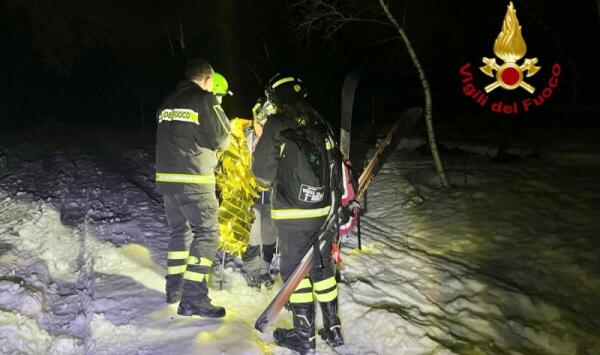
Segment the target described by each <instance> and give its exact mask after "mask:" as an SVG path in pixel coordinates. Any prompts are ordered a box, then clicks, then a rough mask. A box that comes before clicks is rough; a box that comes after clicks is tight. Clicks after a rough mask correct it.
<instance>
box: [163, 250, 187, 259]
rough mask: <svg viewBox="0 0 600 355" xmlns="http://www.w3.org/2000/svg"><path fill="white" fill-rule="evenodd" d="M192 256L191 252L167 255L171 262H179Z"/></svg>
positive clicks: (169, 253)
mask: <svg viewBox="0 0 600 355" xmlns="http://www.w3.org/2000/svg"><path fill="white" fill-rule="evenodd" d="M189 254H190V252H189V251H170V252H168V253H167V259H171V260H179V259H185V258H187V257H188V255H189Z"/></svg>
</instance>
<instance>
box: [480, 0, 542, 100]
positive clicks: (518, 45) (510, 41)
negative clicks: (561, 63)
mask: <svg viewBox="0 0 600 355" xmlns="http://www.w3.org/2000/svg"><path fill="white" fill-rule="evenodd" d="M525 53H527V44H526V43H525V40H524V39H523V35H521V26H520V25H519V20H518V19H517V10H515V8H514V6H513V3H512V1H511V2H510V3H509V5H508V10H506V15H505V16H504V22H503V23H502V31H500V34H499V35H498V38H496V41H495V42H494V54H495V55H496V57H498V58H500V59H502V60H503V61H504V63H503V64H502V65H499V64H498V63H496V58H486V57H483V59H482V61H483V64H485V65H484V66H482V67H480V68H479V69H480V70H481V71H482V72H483V73H484V74H485V75H487V76H489V77H492V78H494V77H495V78H496V81H494V82H493V83H491V84H489V85H488V86H486V87H485V92H487V93H489V92H490V91H492V90H495V89H497V88H498V87H501V88H503V89H506V90H514V89H516V88H518V87H521V88H523V89H525V90H526V91H527V92H529V93H530V94H533V93H534V92H535V88H534V87H533V86H531V85H530V84H528V83H526V82H525V81H524V80H523V77H524V76H526V77H528V78H529V77H530V76H533V75H535V73H537V72H538V71H539V70H540V68H541V67H539V66H536V64H537V62H538V59H537V58H525V60H524V61H523V64H518V63H517V62H518V61H519V60H520V59H521V58H523V57H524V56H525ZM494 72H495V74H494Z"/></svg>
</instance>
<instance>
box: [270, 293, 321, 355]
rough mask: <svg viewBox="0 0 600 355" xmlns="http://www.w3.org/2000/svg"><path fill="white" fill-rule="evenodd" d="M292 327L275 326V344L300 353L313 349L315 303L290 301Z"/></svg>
mask: <svg viewBox="0 0 600 355" xmlns="http://www.w3.org/2000/svg"><path fill="white" fill-rule="evenodd" d="M291 308H292V314H293V316H294V328H292V329H282V328H277V329H275V331H274V332H273V339H274V340H275V344H277V345H279V346H285V347H286V348H288V349H292V350H294V351H297V352H299V353H300V354H308V353H312V352H314V350H315V305H314V303H312V302H311V303H292V304H291Z"/></svg>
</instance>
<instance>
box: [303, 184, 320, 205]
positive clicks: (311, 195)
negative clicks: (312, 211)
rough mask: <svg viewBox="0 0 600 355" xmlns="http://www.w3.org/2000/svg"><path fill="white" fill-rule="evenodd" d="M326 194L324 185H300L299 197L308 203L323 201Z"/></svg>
mask: <svg viewBox="0 0 600 355" xmlns="http://www.w3.org/2000/svg"><path fill="white" fill-rule="evenodd" d="M324 196H325V188H324V187H315V186H308V185H304V184H302V185H301V186H300V196H298V199H299V200H300V201H304V202H308V203H317V202H321V201H323V197H324Z"/></svg>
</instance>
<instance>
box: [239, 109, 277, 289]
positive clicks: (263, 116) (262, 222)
mask: <svg viewBox="0 0 600 355" xmlns="http://www.w3.org/2000/svg"><path fill="white" fill-rule="evenodd" d="M274 112H275V111H274V107H273V105H272V104H271V103H270V102H266V100H265V98H260V99H259V100H258V102H257V103H256V104H255V105H254V107H253V108H252V116H253V120H252V128H249V129H247V130H246V135H245V136H246V141H247V142H248V149H249V150H250V151H251V152H254V148H255V147H256V144H257V143H258V140H259V138H260V136H261V134H262V130H263V126H264V125H265V123H266V122H267V117H268V116H269V115H271V114H273V113H274ZM259 194H260V196H259V198H258V199H257V200H256V202H255V203H254V205H253V206H252V211H253V212H254V216H255V220H254V223H252V228H251V230H250V241H249V243H248V248H247V249H246V252H245V253H244V255H243V256H242V260H243V261H244V266H243V270H244V277H245V278H246V282H247V283H248V286H250V287H254V288H258V289H260V288H261V286H264V287H266V288H270V287H271V286H272V285H273V281H274V276H275V274H276V272H277V270H276V269H277V266H276V265H274V267H273V268H271V263H272V262H273V256H274V255H275V245H276V241H277V233H276V230H275V227H274V226H273V221H272V219H271V191H270V190H267V191H261V192H260V193H259Z"/></svg>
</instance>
